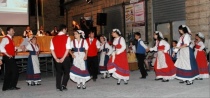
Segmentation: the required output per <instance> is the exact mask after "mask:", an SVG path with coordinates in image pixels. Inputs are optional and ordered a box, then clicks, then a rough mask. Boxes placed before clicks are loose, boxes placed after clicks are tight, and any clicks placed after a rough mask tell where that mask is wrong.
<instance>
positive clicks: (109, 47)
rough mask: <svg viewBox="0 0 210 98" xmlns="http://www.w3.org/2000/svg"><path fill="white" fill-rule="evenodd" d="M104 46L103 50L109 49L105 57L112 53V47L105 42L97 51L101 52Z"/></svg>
mask: <svg viewBox="0 0 210 98" xmlns="http://www.w3.org/2000/svg"><path fill="white" fill-rule="evenodd" d="M104 45H105V48H107V49H109V51H108V53H107V55H110V54H111V53H112V51H113V50H112V47H111V46H110V45H109V44H108V43H107V42H106V43H105V44H103V45H101V46H100V49H99V51H101V50H103V49H104Z"/></svg>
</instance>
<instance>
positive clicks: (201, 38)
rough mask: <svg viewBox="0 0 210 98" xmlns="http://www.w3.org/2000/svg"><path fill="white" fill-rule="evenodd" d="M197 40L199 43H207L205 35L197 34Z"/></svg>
mask: <svg viewBox="0 0 210 98" xmlns="http://www.w3.org/2000/svg"><path fill="white" fill-rule="evenodd" d="M195 40H196V41H198V42H199V41H202V42H204V41H205V37H204V35H203V33H201V32H198V33H197V34H195Z"/></svg>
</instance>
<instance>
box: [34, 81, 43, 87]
mask: <svg viewBox="0 0 210 98" xmlns="http://www.w3.org/2000/svg"><path fill="white" fill-rule="evenodd" d="M34 85H36V86H39V85H42V84H41V83H39V82H38V83H34Z"/></svg>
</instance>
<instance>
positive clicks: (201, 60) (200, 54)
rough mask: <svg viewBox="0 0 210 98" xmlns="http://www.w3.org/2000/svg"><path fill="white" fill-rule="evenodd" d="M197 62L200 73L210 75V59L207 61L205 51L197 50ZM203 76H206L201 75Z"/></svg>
mask: <svg viewBox="0 0 210 98" xmlns="http://www.w3.org/2000/svg"><path fill="white" fill-rule="evenodd" d="M196 62H197V65H198V70H199V74H207V75H209V70H208V61H207V58H206V54H205V52H204V51H197V55H196ZM201 78H205V77H201Z"/></svg>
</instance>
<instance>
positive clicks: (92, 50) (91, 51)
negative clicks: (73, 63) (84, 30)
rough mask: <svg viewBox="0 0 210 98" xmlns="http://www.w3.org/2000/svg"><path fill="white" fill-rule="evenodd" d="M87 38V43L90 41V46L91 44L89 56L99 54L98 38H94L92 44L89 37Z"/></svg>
mask: <svg viewBox="0 0 210 98" xmlns="http://www.w3.org/2000/svg"><path fill="white" fill-rule="evenodd" d="M86 40H87V43H88V46H89V48H88V54H87V56H90V57H91V56H97V52H98V50H97V47H96V42H97V39H96V38H94V39H93V41H92V43H91V44H90V40H89V38H87V39H86Z"/></svg>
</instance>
